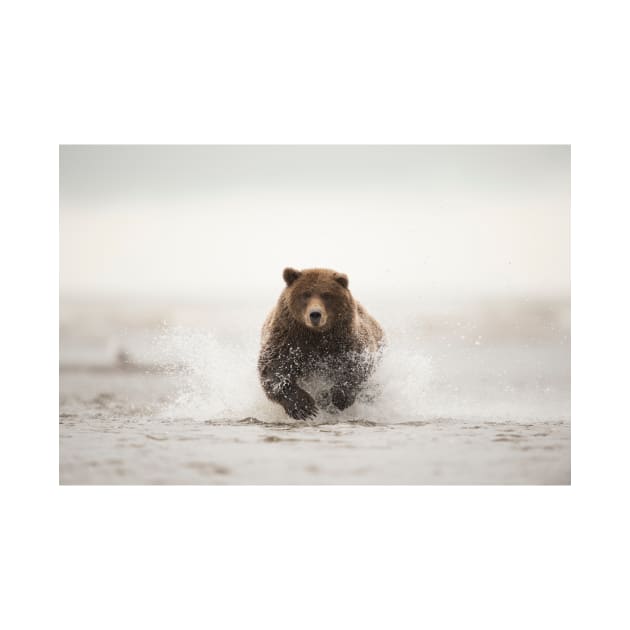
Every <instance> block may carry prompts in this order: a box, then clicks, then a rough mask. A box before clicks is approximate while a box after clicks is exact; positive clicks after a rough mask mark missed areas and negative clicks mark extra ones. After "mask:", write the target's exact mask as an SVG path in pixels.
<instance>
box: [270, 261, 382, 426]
mask: <svg viewBox="0 0 630 630" xmlns="http://www.w3.org/2000/svg"><path fill="white" fill-rule="evenodd" d="M283 278H284V280H285V282H286V284H287V286H286V287H285V289H284V291H283V292H282V294H281V295H280V299H279V300H278V303H277V304H276V307H275V308H274V310H273V311H272V312H271V313H270V314H269V316H268V317H267V319H266V321H265V323H264V325H263V330H262V347H261V351H260V357H259V360H258V371H259V374H260V380H261V383H262V386H263V389H264V390H265V394H266V395H267V397H268V398H269V399H270V400H273V401H274V402H277V403H279V404H281V405H282V406H283V408H284V409H285V411H286V412H287V414H288V415H289V416H291V417H292V418H296V419H305V418H308V417H311V416H314V415H316V414H317V405H316V403H315V401H314V400H313V397H312V396H311V395H310V394H309V393H308V392H306V391H305V390H304V389H303V388H302V387H300V386H299V385H298V380H300V379H304V378H308V377H309V376H311V375H312V374H313V373H315V372H317V373H325V376H326V377H327V378H328V379H329V380H332V382H333V386H332V389H331V391H330V395H331V401H332V404H333V405H334V406H335V407H336V408H337V409H345V408H346V407H349V406H350V405H351V404H352V403H353V402H354V400H355V398H356V395H357V393H358V391H359V389H360V387H361V385H362V384H363V383H364V382H365V380H366V379H367V378H368V377H369V376H370V374H371V373H372V371H373V370H374V367H375V365H376V362H377V359H378V355H379V351H380V350H381V348H382V346H383V344H384V335H383V331H382V329H381V327H380V326H379V324H378V322H377V321H376V320H375V319H374V318H373V317H372V316H371V315H369V313H368V312H367V311H366V310H365V309H364V308H363V307H362V306H361V305H360V304H359V303H358V302H356V301H355V300H354V298H353V297H352V294H351V293H350V290H349V289H348V277H347V276H346V275H345V274H342V273H337V272H335V271H332V270H330V269H305V270H303V271H297V270H295V269H292V268H287V269H285V270H284V272H283ZM311 313H317V314H319V319H317V320H316V321H315V322H313V319H312V318H311Z"/></svg>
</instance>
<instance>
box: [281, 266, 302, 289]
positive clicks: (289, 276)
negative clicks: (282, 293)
mask: <svg viewBox="0 0 630 630" xmlns="http://www.w3.org/2000/svg"><path fill="white" fill-rule="evenodd" d="M301 275H302V272H301V271H298V270H297V269H293V268H292V267H287V268H286V269H285V270H284V271H283V272H282V277H283V278H284V281H285V282H286V283H287V286H288V287H290V286H291V285H292V284H293V283H294V282H295V281H296V280H297V279H298V278H299V277H300V276H301Z"/></svg>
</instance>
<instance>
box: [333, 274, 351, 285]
mask: <svg viewBox="0 0 630 630" xmlns="http://www.w3.org/2000/svg"><path fill="white" fill-rule="evenodd" d="M335 280H336V281H337V282H338V283H339V284H340V285H341V286H342V287H343V288H344V289H347V288H348V276H346V274H345V273H336V274H335Z"/></svg>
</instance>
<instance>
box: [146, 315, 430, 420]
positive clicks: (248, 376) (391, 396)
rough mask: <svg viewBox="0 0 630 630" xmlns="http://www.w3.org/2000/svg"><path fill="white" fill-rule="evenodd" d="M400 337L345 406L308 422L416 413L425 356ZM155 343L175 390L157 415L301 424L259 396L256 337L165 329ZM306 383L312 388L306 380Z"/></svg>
mask: <svg viewBox="0 0 630 630" xmlns="http://www.w3.org/2000/svg"><path fill="white" fill-rule="evenodd" d="M403 341H404V340H403V339H401V340H400V342H397V341H396V339H394V341H393V342H391V343H390V345H389V346H388V348H386V349H385V351H384V353H383V357H382V359H381V362H380V364H379V366H378V368H377V369H376V371H375V373H374V374H373V376H372V377H371V379H370V380H369V381H368V383H366V387H365V389H364V391H363V392H362V393H361V394H360V395H359V396H358V398H357V401H356V402H355V403H354V404H353V405H352V406H351V407H349V408H348V409H346V410H344V411H343V412H336V413H331V412H328V411H324V410H320V412H319V413H318V415H317V417H316V418H314V419H313V420H312V421H309V422H311V423H315V424H319V423H336V422H346V421H355V422H356V421H371V422H395V421H404V420H408V419H410V418H416V417H418V415H419V412H420V411H421V410H422V407H423V401H424V399H425V396H426V391H427V386H428V384H429V380H430V375H431V366H430V359H429V357H427V356H425V355H423V354H422V353H420V352H418V351H416V350H415V349H412V348H409V346H408V345H405V343H402V342H403ZM155 344H156V346H157V348H158V354H159V356H160V362H161V363H162V365H164V366H166V368H167V369H168V370H169V371H170V372H171V373H172V374H173V375H174V376H175V377H176V378H177V393H176V395H175V396H174V397H173V398H172V400H171V401H170V403H169V404H168V405H167V406H166V407H165V408H164V409H163V410H162V413H161V415H162V416H163V417H168V418H173V419H176V418H193V419H198V420H200V421H215V420H216V421H221V420H225V419H232V420H233V419H242V418H256V419H258V420H261V421H264V422H274V423H285V422H286V423H291V424H292V423H296V422H301V421H295V420H293V419H291V418H289V417H288V416H287V415H286V413H285V412H284V410H283V409H282V407H280V405H278V404H276V403H273V402H271V401H269V400H268V399H267V398H266V396H265V395H264V393H263V391H262V388H261V386H260V383H259V380H258V372H257V359H258V351H259V347H260V343H259V339H258V336H257V335H254V334H252V335H249V336H243V337H239V338H226V337H222V338H219V337H218V336H216V335H214V334H212V333H210V332H208V331H205V330H192V329H186V328H183V327H174V328H168V327H165V328H164V330H163V331H162V333H161V334H160V335H159V336H158V337H157V338H156V339H155ZM309 387H313V388H314V389H316V387H314V384H312V383H311V384H310V385H309ZM311 393H316V392H315V391H311Z"/></svg>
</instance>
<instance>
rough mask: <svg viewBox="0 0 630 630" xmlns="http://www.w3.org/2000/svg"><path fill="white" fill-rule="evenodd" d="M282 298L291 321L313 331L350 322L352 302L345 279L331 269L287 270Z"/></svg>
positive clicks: (322, 330) (283, 274)
mask: <svg viewBox="0 0 630 630" xmlns="http://www.w3.org/2000/svg"><path fill="white" fill-rule="evenodd" d="M282 277H283V278H284V281H285V282H286V283H287V288H286V289H285V299H286V303H287V306H288V308H289V311H290V313H291V315H292V316H293V318H294V319H295V320H296V321H298V322H300V323H301V324H303V325H304V326H306V327H307V328H309V329H310V330H313V331H315V332H324V331H326V330H330V329H331V328H333V327H335V326H337V325H340V324H344V323H346V322H348V321H350V320H351V319H352V316H353V312H354V301H353V299H352V295H351V294H350V291H349V290H348V276H346V275H345V274H343V273H337V272H336V271H333V270H332V269H303V270H302V271H298V270H297V269H292V268H291V267H287V268H286V269H285V270H284V272H283V273H282Z"/></svg>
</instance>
